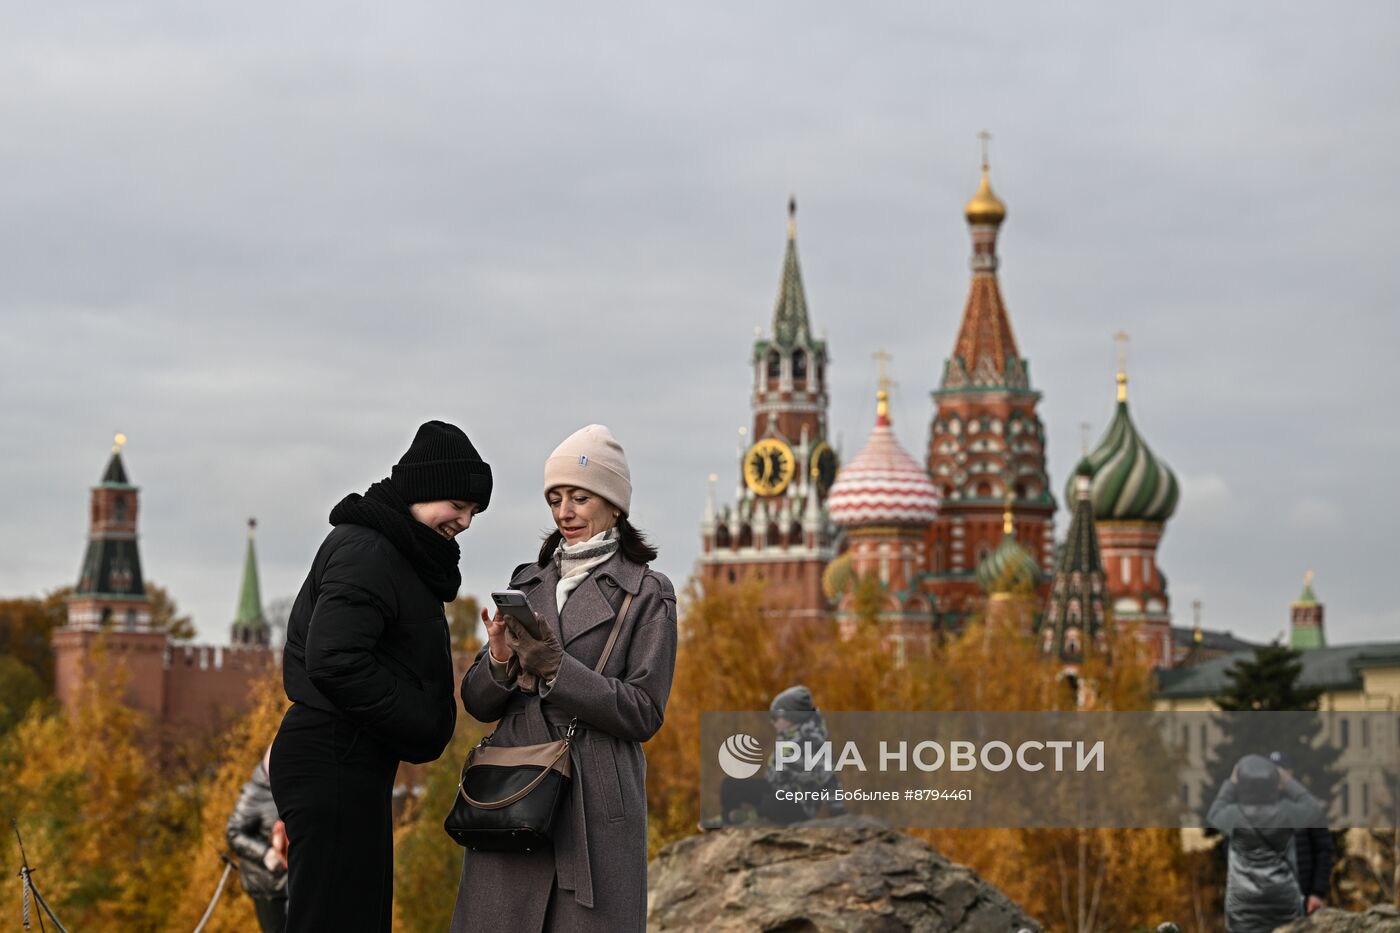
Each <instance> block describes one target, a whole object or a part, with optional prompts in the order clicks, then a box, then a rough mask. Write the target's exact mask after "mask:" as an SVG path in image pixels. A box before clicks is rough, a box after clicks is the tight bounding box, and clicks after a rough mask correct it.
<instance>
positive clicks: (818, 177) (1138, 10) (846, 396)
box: [0, 2, 1400, 642]
mask: <svg viewBox="0 0 1400 933" xmlns="http://www.w3.org/2000/svg"><path fill="white" fill-rule="evenodd" d="M1397 27H1400V7H1397V6H1396V5H1395V4H1394V3H1391V2H1374V3H1348V4H1346V5H1345V6H1344V7H1337V6H1335V5H1334V6H1331V7H1326V6H1321V5H1314V4H1307V5H1302V4H1279V3H1274V2H1270V3H1242V4H1228V5H1223V6H1222V5H1221V4H1218V3H1183V2H1178V3H1172V4H1094V5H1087V4H1081V5H1073V4H1031V3H1026V4H1019V5H1008V4H903V5H900V6H896V5H888V6H886V7H872V6H871V5H869V4H861V5H857V4H851V3H813V2H801V3H797V2H792V3H764V4H701V3H690V4H685V5H681V4H664V5H663V4H641V3H636V4H628V5H615V4H602V3H589V4H516V5H508V4H506V5H503V4H492V5H483V4H475V5H472V6H471V7H470V8H469V7H467V6H466V5H463V4H459V3H450V4H449V3H444V4H440V5H429V4H423V3H397V4H388V5H386V4H368V3H360V4H345V3H316V4H312V3H296V4H287V5H283V6H279V7H278V9H277V11H276V13H275V15H269V14H268V10H267V8H260V7H258V6H256V5H248V4H218V5H210V4H187V3H149V2H132V3H123V4H118V5H111V4H71V5H65V6H62V7H57V6H54V5H52V4H39V5H28V6H25V5H17V4H10V5H9V6H8V7H7V8H6V10H5V12H4V13H3V14H0V127H3V129H0V179H3V182H0V320H2V321H3V340H0V402H2V403H3V404H0V490H3V493H2V494H3V497H4V498H3V509H2V510H0V516H3V517H0V528H3V535H0V542H3V543H2V544H0V547H3V560H0V595H7V596H18V595H26V594H36V593H39V592H41V591H44V590H46V589H49V588H52V587H55V586H59V585H64V584H70V583H72V582H74V580H75V579H76V577H77V572H78V566H79V562H80V559H81V557H82V551H83V546H84V538H85V535H86V531H87V497H88V492H87V490H88V488H89V487H90V486H91V485H92V484H93V483H95V482H96V481H97V479H98V478H99V476H100V475H101V471H102V468H103V466H104V464H105V461H106V459H107V456H108V450H109V446H110V443H111V437H112V434H113V433H114V432H115V431H118V430H120V431H123V432H125V433H126V434H127V435H128V436H129V438H130V441H129V444H128V446H127V449H126V454H125V457H126V463H127V467H128V470H129V472H130V475H131V478H132V480H133V481H134V482H135V483H137V484H139V485H140V486H141V488H142V514H141V547H142V557H143V561H144V566H145V571H146V575H147V578H148V579H150V580H154V581H157V582H159V583H161V584H162V585H164V586H166V587H168V588H169V589H170V590H171V591H172V594H173V595H174V596H175V598H176V599H177V600H178V601H179V603H180V604H181V606H182V607H184V608H185V609H188V610H191V611H193V613H194V615H195V619H196V623H197V625H198V626H199V628H200V631H201V634H202V636H203V637H205V638H207V639H209V640H213V641H218V642H222V641H224V640H225V638H226V633H227V626H228V623H229V621H230V619H231V617H232V615H233V612H234V609H235V606H236V601H237V596H238V583H239V573H240V570H241V562H242V555H243V547H244V521H245V519H246V518H247V516H249V515H256V516H257V517H258V520H259V523H260V529H259V538H258V549H259V557H260V561H261V568H262V583H263V595H264V597H265V599H266V600H267V601H271V600H273V599H275V598H277V597H280V596H289V595H291V594H293V593H295V591H296V589H297V588H298V587H299V585H300V583H301V580H302V578H303V577H304V575H305V573H306V570H307V568H308V566H309V563H310V560H311V557H312V555H313V554H314V552H315V549H316V547H317V545H318V544H319V542H320V540H321V538H322V537H323V536H324V534H325V533H326V531H327V530H328V525H327V523H326V516H327V513H328V511H329V509H330V507H331V506H332V505H333V504H334V503H335V502H336V501H337V500H338V499H339V498H340V497H341V496H342V495H344V494H345V493H347V492H350V491H362V490H363V489H364V487H365V486H366V485H368V483H370V482H371V481H373V480H376V479H379V478H380V477H382V476H384V475H386V474H387V472H388V468H389V466H390V465H391V464H392V463H393V462H394V461H395V460H396V459H397V458H398V456H399V455H400V454H401V453H402V452H403V450H404V449H405V448H406V447H407V445H408V443H409V441H410V439H411V438H412V435H413V432H414V429H415V427H416V426H417V424H418V423H419V422H421V421H423V420H425V419H428V418H442V419H446V420H449V421H453V422H455V423H457V424H459V425H461V426H462V427H463V428H464V429H465V430H466V431H467V432H468V434H469V435H470V436H471V438H472V440H473V441H474V442H475V443H476V444H477V446H478V448H479V449H480V450H481V452H482V453H483V455H484V456H485V457H486V458H487V459H488V460H489V461H490V463H491V464H492V466H493V468H494V470H495V475H496V492H495V498H494V501H493V503H492V505H491V507H490V510H489V511H487V512H486V513H485V514H484V515H483V516H481V517H480V518H479V519H478V520H477V522H476V523H475V524H474V525H473V527H472V529H471V530H470V531H469V532H468V533H467V534H466V535H465V536H464V537H462V538H461V539H459V540H460V541H461V543H462V550H463V576H464V579H465V586H464V588H463V592H464V593H469V594H477V595H482V596H484V595H485V594H487V593H488V592H489V591H490V590H491V589H493V588H495V587H498V586H500V585H501V584H502V583H503V582H504V581H505V580H506V578H507V575H508V574H509V571H510V570H511V568H512V567H513V566H514V565H515V564H517V563H519V562H521V561H524V560H526V559H528V558H529V556H530V555H531V554H532V553H533V552H534V550H535V549H536V547H537V542H538V539H539V534H540V533H541V532H542V531H543V530H544V529H545V528H546V527H547V525H548V513H547V510H546V508H545V506H544V503H543V499H542V496H541V488H540V482H541V480H540V477H541V470H542V463H543V459H544V457H545V456H546V455H547V454H548V452H549V451H550V450H551V449H552V448H553V447H554V445H555V444H556V443H558V441H560V440H561V439H562V438H563V437H564V436H565V435H567V434H568V433H569V432H571V431H572V430H573V429H574V428H577V427H579V426H581V425H583V424H586V423H589V422H595V421H596V422H603V423H606V424H608V425H610V426H611V427H612V428H613V430H614V431H615V433H616V434H617V436H618V437H619V438H620V439H621V441H622V443H623V444H624V445H625V447H626V449H627V453H628V456H629V458H630V461H631V465H632V472H633V478H634V488H635V491H634V496H633V517H634V519H635V521H636V522H637V524H638V525H640V526H641V527H643V528H645V529H646V530H648V531H649V532H650V533H651V534H652V535H653V537H654V538H655V540H656V543H657V544H658V545H659V547H660V550H661V558H660V560H659V562H658V565H657V566H658V568H659V569H661V570H663V571H665V572H667V573H669V574H670V575H671V576H672V578H673V579H675V580H676V582H677V585H678V586H679V585H680V584H682V583H683V582H684V580H685V578H686V577H687V576H688V575H689V573H690V571H691V568H692V566H693V563H694V560H695V557H696V554H697V553H698V550H699V520H700V516H701V511H702V509H703V506H704V497H705V486H706V483H705V478H706V476H707V474H709V473H710V472H716V473H718V474H719V475H720V477H721V480H720V489H721V492H722V493H723V494H724V495H728V496H732V495H733V492H732V490H733V488H734V483H735V479H736V476H737V463H736V459H735V454H734V451H735V445H736V441H737V436H736V433H735V430H736V428H737V427H738V426H739V425H741V424H744V423H746V422H748V420H749V395H748V390H749V377H750V371H749V369H748V354H749V352H750V347H751V341H752V339H753V334H754V328H755V326H764V327H766V326H767V325H768V323H769V321H770V319H771V313H772V306H773V300H774V297H775V294H776V289H777V283H778V277H779V271H780V264H781V259H782V250H783V238H784V228H785V207H786V201H787V197H788V194H789V193H790V192H796V194H797V197H798V202H799V206H800V209H799V250H800V254H801V259H802V264H803V272H804V275H805V278H806V283H807V294H808V299H809V302H810V308H811V315H812V323H813V326H814V328H815V329H816V330H817V331H818V332H824V333H825V334H826V335H827V337H828V339H829V341H830V347H831V353H832V359H833V364H832V367H831V385H832V392H833V399H832V412H831V415H832V425H833V429H834V432H835V433H838V434H839V435H840V436H841V437H842V438H843V439H844V451H845V454H846V455H847V456H848V457H849V456H850V455H851V454H853V453H854V452H855V451H856V450H857V449H858V448H859V447H860V445H861V444H862V443H863V442H864V439H865V436H866V434H867V433H868V431H869V430H870V426H871V423H872V421H873V414H874V413H873V391H874V383H875V367H874V363H873V362H872V359H871V354H872V353H874V352H875V351H876V350H878V349H880V348H881V347H886V348H889V349H890V350H891V351H892V352H893V354H894V361H893V366H892V371H893V375H894V377H895V378H896V379H897V380H898V386H897V388H896V391H895V399H894V416H895V419H896V430H897V432H898V434H899V436H900V438H901V440H902V441H903V442H904V444H905V446H906V447H908V448H909V449H910V450H911V451H914V452H915V453H916V454H917V455H919V456H920V457H922V451H923V449H924V448H925V446H926V444H927V437H928V424H929V420H930V417H931V413H932V402H931V400H930V398H929V391H930V390H931V389H933V388H935V387H936V385H937V382H938V378H939V373H940V371H941V367H942V364H943V361H944V359H945V358H946V357H947V355H948V353H949V352H950V350H951V348H952V346H953V342H954V338H955V335H956V332H957V327H958V322H959V318H960V315H961V312H962V307H963V302H964V299H965V296H966V290H967V284H968V268H967V257H968V254H969V251H970V244H969V241H968V236H967V228H966V225H965V223H964V221H963V218H962V205H963V203H964V202H965V201H966V199H967V198H968V197H969V196H970V195H971V194H972V192H973V190H974V188H975V187H976V182H977V158H978V142H977V138H976V134H977V132H978V131H979V130H981V129H984V128H986V129H988V130H990V131H991V132H992V133H993V134H994V137H995V139H994V141H993V144H992V172H993V183H994V185H995V188H996V190H997V192H998V194H999V195H1000V196H1001V197H1002V198H1003V199H1004V200H1005V201H1006V203H1007V205H1008V210H1009V217H1008V219H1007V222H1006V224H1005V226H1004V227H1003V233H1002V237H1001V249H1000V252H1001V257H1002V276H1001V281H1002V289H1003V294H1004V296H1005V298H1006V301H1007V304H1008V306H1009V308H1010V311H1011V316H1012V324H1013V328H1014V330H1015V334H1016V339H1017V341H1018V342H1019V344H1020V349H1021V352H1022V354H1023V355H1024V356H1026V357H1027V358H1029V360H1030V364H1031V377H1032V381H1033V383H1034V385H1035V387H1036V388H1037V389H1039V390H1040V391H1041V392H1043V393H1044V398H1043V400H1042V401H1041V405H1040V412H1041V416H1042V418H1043V419H1044V420H1045V422H1046V425H1047V430H1048V434H1049V454H1050V472H1051V479H1052V482H1053V483H1054V487H1055V489H1056V490H1057V493H1058V491H1059V490H1061V489H1062V488H1063V485H1064V481H1065V478H1066V476H1067V475H1068V473H1069V471H1070V470H1071V469H1072V467H1073V464H1074V462H1075V460H1076V459H1077V457H1078V453H1079V447H1080V441H1079V436H1080V429H1079V424H1080V423H1081V422H1089V423H1091V424H1092V426H1093V427H1092V433H1093V438H1094V439H1095V440H1097V438H1098V436H1099V435H1100V434H1101V432H1102V431H1103V429H1104V427H1105V426H1106V424H1107V422H1108V420H1109V418H1110V417H1111V415H1112V409H1113V397H1114V395H1113V393H1114V382H1113V373H1114V366H1115V362H1114V361H1115V354H1114V347H1113V341H1112V336H1111V335H1112V334H1113V332H1114V331H1117V330H1119V329H1123V330H1126V331H1128V332H1129V333H1130V334H1131V335H1132V342H1131V349H1130V362H1129V373H1130V378H1131V385H1130V393H1131V404H1132V411H1133V415H1134V418H1135V419H1136V421H1137V424H1138V426H1139V428H1140V429H1141V431H1142V432H1143V434H1144V436H1145V437H1146V439H1147V441H1148V443H1149V444H1150V445H1151V446H1152V448H1153V449H1154V450H1155V451H1156V452H1157V453H1158V454H1160V455H1161V456H1162V457H1163V458H1164V459H1166V460H1167V461H1168V462H1169V463H1170V464H1171V466H1172V467H1173V468H1174V469H1175V470H1176V472H1177V475H1178V476H1179V477H1180V478H1181V481H1182V485H1183V494H1182V500H1181V505H1180V507H1179V509H1178V511H1177V514H1176V517H1175V518H1174V519H1173V520H1172V521H1171V523H1170V524H1169V525H1168V529H1167V533H1166V536H1165V538H1164V540H1163V543H1162V547H1161V550H1160V553H1159V558H1160V563H1161V566H1162V569H1163V571H1164V572H1165V573H1166V575H1167V576H1168V578H1169V581H1170V594H1171V597H1172V601H1173V604H1174V607H1175V611H1176V614H1177V620H1178V621H1179V622H1185V623H1187V624H1189V620H1190V608H1189V607H1190V603H1191V601H1192V600H1195V599H1199V600H1201V601H1202V602H1203V604H1204V622H1205V624H1206V625H1207V626H1208V627H1211V628H1218V629H1230V630H1233V631H1234V632H1236V633H1237V634H1240V635H1243V636H1247V637H1253V638H1259V639H1267V638H1270V637H1273V636H1275V635H1277V634H1279V633H1280V632H1282V631H1283V630H1284V629H1285V628H1286V626H1287V622H1288V604H1289V603H1290V602H1291V601H1292V600H1293V599H1294V598H1295V597H1296V596H1297V594H1298V591H1299V589H1300V586H1301V583H1302V578H1303V574H1304V572H1305V571H1306V570H1307V569H1309V568H1314V569H1316V571H1317V580H1316V589H1317V592H1318V595H1319V597H1320V598H1321V599H1322V600H1323V601H1324V602H1325V603H1326V605H1327V630H1328V637H1329V639H1330V640H1331V641H1333V642H1347V641H1361V640H1368V639H1381V638H1396V637H1397V636H1400V592H1397V590H1400V586H1398V585H1397V579H1400V575H1397V573H1396V572H1395V568H1394V564H1395V562H1396V559H1397V556H1396V547H1395V539H1394V536H1395V531H1394V528H1395V519H1396V517H1397V505H1398V504H1400V494H1397V491H1396V489H1397V484H1396V481H1395V466H1396V462H1397V460H1400V429H1397V427H1396V422H1395V418H1394V416H1393V414H1392V412H1391V411H1390V410H1389V409H1390V408H1391V407H1392V406H1391V402H1392V399H1393V398H1394V396H1395V393H1396V390H1397V388H1400V377H1397V374H1396V369H1395V354H1396V351H1397V348H1400V318H1398V317H1397V314H1396V296H1397V294H1400V263H1397V262H1396V260H1395V258H1394V256H1395V252H1396V247H1397V245H1400V235H1398V234H1400V219H1398V218H1400V182H1397V176H1398V175H1400V173H1397V171H1396V164H1397V160H1400V65H1397V58H1396V55H1395V38H1396V36H1397V34H1400V31H1398V29H1397ZM1067 524H1068V521H1067V519H1066V518H1065V517H1064V515H1063V513H1062V514H1061V517H1060V519H1059V521H1058V527H1059V532H1060V533H1061V534H1063V532H1064V530H1065V528H1066V526H1067Z"/></svg>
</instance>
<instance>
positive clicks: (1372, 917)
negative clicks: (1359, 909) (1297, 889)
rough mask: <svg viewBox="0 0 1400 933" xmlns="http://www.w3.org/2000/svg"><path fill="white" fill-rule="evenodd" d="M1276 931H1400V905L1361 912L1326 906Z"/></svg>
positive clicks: (1339, 932)
mask: <svg viewBox="0 0 1400 933" xmlns="http://www.w3.org/2000/svg"><path fill="white" fill-rule="evenodd" d="M1276 933H1400V907H1390V906H1387V905H1384V904H1382V905H1380V906H1378V907H1372V908H1371V909H1370V910H1368V911H1366V912H1365V913H1360V914H1353V913H1348V912H1346V911H1345V910H1334V909H1332V908H1330V907H1324V908H1322V909H1321V910H1318V911H1314V912H1313V913H1311V914H1309V915H1308V916H1306V917H1304V918H1303V919H1302V920H1295V921H1293V922H1292V923H1290V924H1288V926H1284V927H1279V928H1278V930H1277V931H1276Z"/></svg>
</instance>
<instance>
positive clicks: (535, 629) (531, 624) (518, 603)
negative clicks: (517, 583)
mask: <svg viewBox="0 0 1400 933" xmlns="http://www.w3.org/2000/svg"><path fill="white" fill-rule="evenodd" d="M491 599H492V600H494V601H495V603H496V608H497V609H499V610H501V613H502V614H503V615H508V616H510V617H511V618H512V619H514V620H515V621H517V622H519V623H520V627H521V628H523V629H525V631H527V632H529V633H530V634H531V635H532V636H534V637H535V638H539V637H540V624H539V622H537V621H536V620H535V610H533V609H531V608H530V603H529V602H528V601H526V599H525V594H524V593H522V592H520V591H519V590H501V591H499V592H496V593H492V594H491Z"/></svg>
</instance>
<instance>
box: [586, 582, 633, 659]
mask: <svg viewBox="0 0 1400 933" xmlns="http://www.w3.org/2000/svg"><path fill="white" fill-rule="evenodd" d="M631 608H632V594H631V593H628V594H627V597H626V598H625V599H623V601H622V608H621V609H619V610H618V611H617V618H615V619H613V627H612V631H611V632H609V633H608V643H607V644H606V645H604V646H603V656H602V657H600V658H599V659H598V663H597V664H595V665H594V666H593V670H594V671H596V672H597V673H599V674H601V673H603V668H604V667H606V666H607V664H608V657H609V656H610V655H611V654H612V650H613V645H615V644H617V635H618V633H619V632H621V631H622V620H623V619H625V618H627V610H628V609H631Z"/></svg>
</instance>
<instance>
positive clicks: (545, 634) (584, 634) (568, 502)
mask: <svg viewBox="0 0 1400 933" xmlns="http://www.w3.org/2000/svg"><path fill="white" fill-rule="evenodd" d="M544 478H545V481H544V497H545V501H546V503H548V505H549V508H550V511H551V513H552V516H553V519H554V525H555V530H554V531H553V532H551V533H550V534H549V536H548V537H547V538H546V539H545V541H544V544H543V546H542V547H541V548H540V553H539V557H538V559H536V560H532V561H530V562H529V563H527V564H522V565H521V566H520V567H518V568H516V571H515V573H514V575H513V576H512V577H511V581H510V585H511V587H512V588H513V589H517V590H520V591H522V592H523V593H524V594H525V596H526V599H527V600H528V602H529V605H530V608H531V609H533V610H534V612H535V616H536V619H537V622H538V625H539V629H540V636H541V637H539V638H535V637H533V636H531V634H530V633H529V632H528V631H526V630H525V628H524V627H523V626H521V625H520V624H519V623H517V622H515V621H514V620H507V619H506V618H505V617H504V616H502V615H500V614H497V615H496V616H495V617H494V618H486V617H485V614H484V613H483V621H484V622H486V634H487V644H486V647H484V648H482V649H481V651H480V652H478V653H477V656H476V660H475V661H474V662H473V664H472V666H471V669H470V670H469V671H468V672H467V674H466V676H465V677H464V678H463V679H462V704H463V706H464V707H465V708H466V711H467V712H468V713H470V714H471V715H472V716H474V717H475V718H477V719H478V720H480V721H482V722H493V721H497V720H499V722H498V723H497V725H496V731H495V732H494V733H493V737H492V744H493V745H495V746H497V747H509V746H520V745H534V744H538V743H543V742H549V741H553V740H556V739H559V738H562V737H563V735H564V732H565V730H566V728H567V724H568V723H569V721H570V720H571V719H572V718H574V717H577V718H578V726H577V729H576V731H575V733H574V738H573V741H572V743H571V746H570V754H571V764H572V767H573V780H572V782H571V783H570V785H569V789H568V791H567V796H566V797H565V799H564V800H563V802H562V804H561V805H560V808H559V810H558V812H557V813H556V815H555V822H554V827H553V830H554V838H553V845H552V846H551V847H547V848H545V849H540V850H536V851H533V852H487V851H473V850H471V849H468V850H467V851H466V852H465V853H464V858H463V863H462V878H461V883H460V885H459V886H458V888H457V905H456V910H455V911H454V913H453V916H452V927H451V928H452V930H453V931H454V933H487V931H491V933H537V931H541V930H549V931H553V930H558V931H567V933H643V931H645V930H646V908H647V798H646V757H645V756H644V755H643V754H642V743H643V742H645V741H646V740H647V739H649V738H651V737H652V736H653V735H655V734H656V731H657V730H658V729H660V728H661V723H662V720H663V718H664V717H665V713H666V701H667V699H668V697H669V696H670V692H671V676H672V673H673V672H674V670H675V663H676V638H677V635H676V593H675V590H674V589H673V588H672V586H671V581H670V580H668V579H666V577H665V576H663V575H662V574H659V573H657V572H656V571H654V570H652V569H651V568H650V567H649V566H648V564H649V563H650V562H651V561H653V560H655V559H656V550H655V548H653V547H651V545H649V544H647V543H646V540H645V539H644V538H643V537H642V534H641V533H640V532H639V531H638V530H637V529H636V528H634V527H633V526H632V524H631V523H630V522H629V521H628V517H627V516H628V512H629V511H630V508H631V500H632V481H631V474H630V472H629V470H628V467H627V460H626V458H625V456H624V455H623V452H622V447H621V445H619V444H618V442H617V440H616V439H615V438H614V437H613V436H612V433H611V432H609V431H608V429H607V428H605V427H603V426H602V425H589V426H588V427H586V428H583V429H581V430H579V431H577V432H575V433H574V434H573V435H572V436H570V437H569V438H568V439H567V440H565V441H564V443H562V444H560V445H559V447H558V448H557V449H556V450H555V451H554V453H553V454H552V455H551V456H550V457H549V459H548V460H547V461H546V463H545V469H544ZM628 594H631V595H632V603H631V606H630V608H629V609H628V611H627V614H626V616H625V617H624V618H623V619H622V620H621V625H620V627H619V629H618V632H617V641H616V643H615V644H614V646H613V650H612V653H611V654H610V655H609V656H608V661H607V664H606V665H605V666H604V668H603V670H602V672H601V673H599V672H596V671H595V670H594V666H595V665H596V664H597V663H598V661H599V659H600V658H602V656H603V650H604V647H605V645H606V644H607V642H608V638H609V635H610V633H611V631H612V627H613V622H614V620H616V619H617V617H618V614H619V613H620V612H621V609H622V606H623V603H624V602H625V599H626V597H627V596H628Z"/></svg>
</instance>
